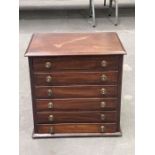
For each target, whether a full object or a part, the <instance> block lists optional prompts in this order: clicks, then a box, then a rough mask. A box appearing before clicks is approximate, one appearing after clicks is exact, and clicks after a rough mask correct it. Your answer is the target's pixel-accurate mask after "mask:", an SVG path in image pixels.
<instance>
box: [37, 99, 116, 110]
mask: <svg viewBox="0 0 155 155" xmlns="http://www.w3.org/2000/svg"><path fill="white" fill-rule="evenodd" d="M35 104H36V109H37V111H42V110H49V111H55V110H60V111H65V110H67V111H68V110H80V111H81V110H114V109H116V107H117V106H118V100H117V99H115V98H109V99H106V98H98V99H96V98H86V99H85V98H82V99H78V98H75V99H51V100H49V99H46V100H44V99H38V100H36V101H35Z"/></svg>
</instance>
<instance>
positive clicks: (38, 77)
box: [34, 71, 118, 86]
mask: <svg viewBox="0 0 155 155" xmlns="http://www.w3.org/2000/svg"><path fill="white" fill-rule="evenodd" d="M34 77H35V80H34V81H35V84H36V85H42V86H50V85H68V84H69V85H71V84H84V85H86V84H116V83H117V79H118V72H117V71H107V72H52V73H48V74H47V73H41V74H38V73H36V74H34Z"/></svg>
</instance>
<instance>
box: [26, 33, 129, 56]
mask: <svg viewBox="0 0 155 155" xmlns="http://www.w3.org/2000/svg"><path fill="white" fill-rule="evenodd" d="M125 53H126V52H125V50H124V48H123V46H122V44H121V42H120V40H119V38H118V35H117V34H116V33H115V32H104V33H52V34H50V33H48V34H46V33H45V34H34V35H33V37H32V39H31V42H30V44H29V47H28V49H27V52H26V54H25V55H26V56H34V57H36V56H64V55H65V56H69V55H115V54H125Z"/></svg>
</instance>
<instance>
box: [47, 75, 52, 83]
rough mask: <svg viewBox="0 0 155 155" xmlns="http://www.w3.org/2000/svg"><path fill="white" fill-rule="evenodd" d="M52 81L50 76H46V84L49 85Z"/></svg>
mask: <svg viewBox="0 0 155 155" xmlns="http://www.w3.org/2000/svg"><path fill="white" fill-rule="evenodd" d="M51 81H52V77H51V76H50V75H48V76H46V82H47V83H50V82H51Z"/></svg>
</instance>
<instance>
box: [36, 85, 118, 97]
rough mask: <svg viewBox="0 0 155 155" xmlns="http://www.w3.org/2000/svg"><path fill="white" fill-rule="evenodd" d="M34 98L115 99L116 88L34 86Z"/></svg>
mask: <svg viewBox="0 0 155 155" xmlns="http://www.w3.org/2000/svg"><path fill="white" fill-rule="evenodd" d="M35 96H36V97H37V98H42V99H48V98H85V97H87V98H89V97H94V98H95V97H98V98H100V97H116V96H117V86H104V85H102V86H53V87H44V86H36V87H35Z"/></svg>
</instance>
